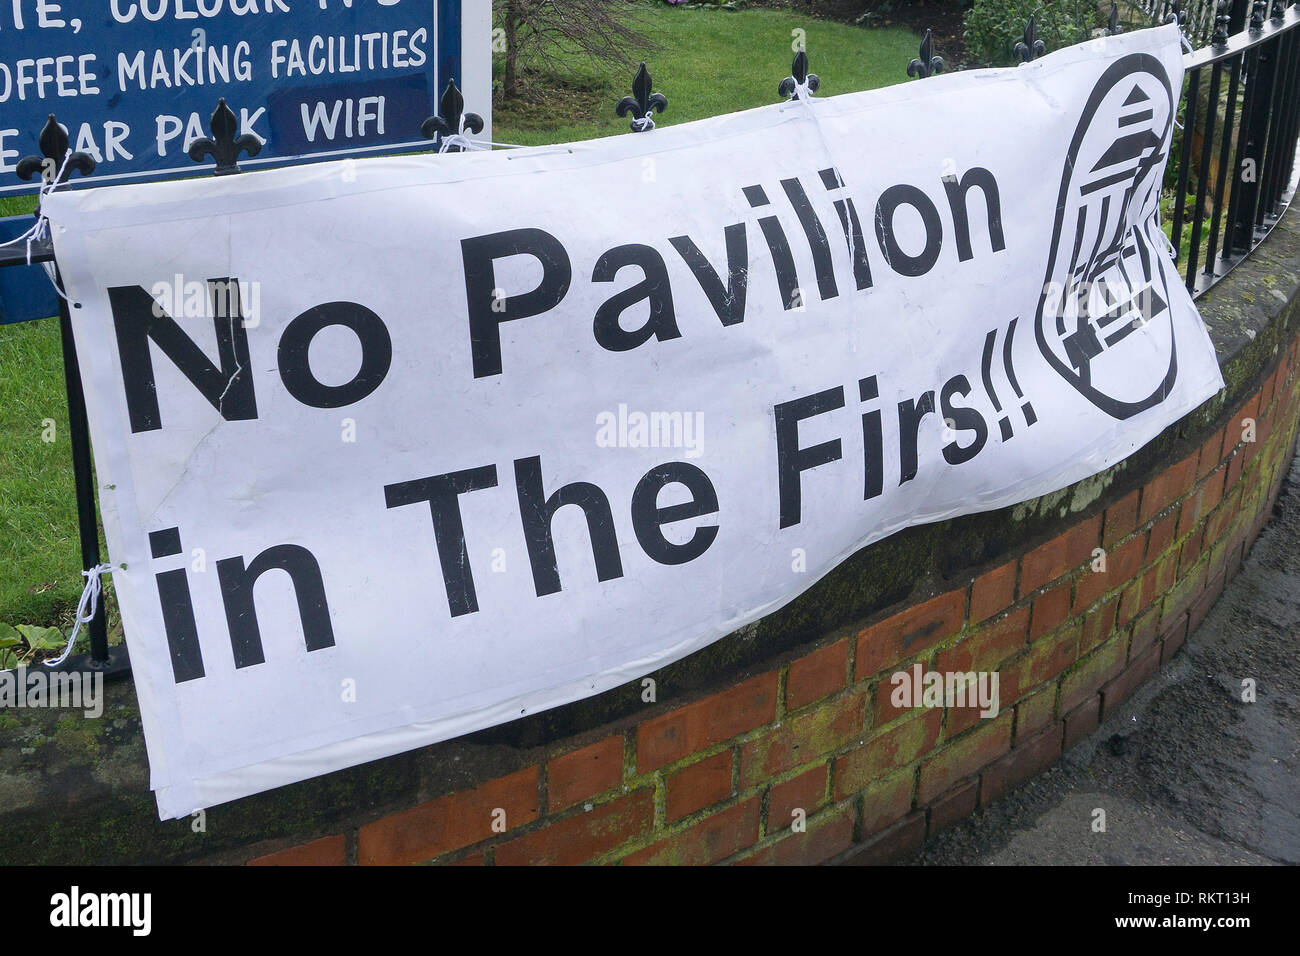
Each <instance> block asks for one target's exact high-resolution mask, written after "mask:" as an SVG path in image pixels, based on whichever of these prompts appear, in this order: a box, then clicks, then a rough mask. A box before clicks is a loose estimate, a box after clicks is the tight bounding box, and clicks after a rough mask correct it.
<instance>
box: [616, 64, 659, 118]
mask: <svg viewBox="0 0 1300 956" xmlns="http://www.w3.org/2000/svg"><path fill="white" fill-rule="evenodd" d="M666 109H668V97H666V96H664V95H663V94H662V93H656V92H655V91H654V80H653V78H652V77H651V76H650V71H649V70H648V69H646V65H645V64H644V63H642V64H641V66H640V68H639V69H638V70H637V71H636V76H635V77H634V78H633V80H632V95H631V96H625V97H623V98H622V99H621V100H619V101H618V105H617V106H615V107H614V112H615V113H617V114H618V115H619V116H621V117H623V118H624V119H626V118H627V117H628V116H631V117H632V132H634V133H645V132H648V131H650V130H652V129H654V128H655V121H654V114H655V113H662V112H663V111H664V110H666Z"/></svg>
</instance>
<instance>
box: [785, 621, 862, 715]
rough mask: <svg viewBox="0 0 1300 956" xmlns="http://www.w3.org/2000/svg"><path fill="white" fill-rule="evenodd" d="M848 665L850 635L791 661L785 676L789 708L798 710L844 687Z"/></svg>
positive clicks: (787, 705)
mask: <svg viewBox="0 0 1300 956" xmlns="http://www.w3.org/2000/svg"><path fill="white" fill-rule="evenodd" d="M848 667H849V641H848V638H844V639H843V640H839V641H836V642H835V643H834V644H831V645H830V646H829V647H823V648H821V649H820V650H817V651H814V652H813V653H811V654H808V655H806V656H804V657H800V658H798V659H797V660H793V661H791V662H790V668H789V670H788V671H787V673H786V678H785V706H786V709H787V710H798V709H799V708H801V707H805V706H807V705H808V704H811V703H813V702H814V701H818V700H821V699H822V698H823V697H829V696H830V695H831V694H833V693H835V692H836V691H837V690H840V689H841V688H843V687H844V685H845V683H846V681H847V680H848Z"/></svg>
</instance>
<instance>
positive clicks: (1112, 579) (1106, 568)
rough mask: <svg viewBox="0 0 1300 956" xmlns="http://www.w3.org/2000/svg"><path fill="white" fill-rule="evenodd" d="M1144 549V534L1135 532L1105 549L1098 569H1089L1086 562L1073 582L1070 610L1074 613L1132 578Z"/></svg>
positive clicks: (1091, 566) (1139, 564) (1090, 567)
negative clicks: (1073, 594)
mask: <svg viewBox="0 0 1300 956" xmlns="http://www.w3.org/2000/svg"><path fill="white" fill-rule="evenodd" d="M1145 550H1146V537H1145V535H1144V534H1138V535H1134V536H1133V537H1132V538H1129V539H1128V540H1127V541H1125V542H1124V543H1123V544H1121V545H1119V546H1118V547H1115V548H1112V549H1109V550H1107V552H1106V554H1105V555H1104V558H1105V564H1104V565H1102V566H1101V567H1102V569H1101V570H1099V571H1095V570H1093V565H1092V563H1091V562H1089V564H1088V566H1087V567H1086V568H1084V570H1083V572H1082V573H1081V574H1080V575H1079V578H1078V580H1077V581H1076V582H1075V592H1076V593H1075V597H1074V610H1075V611H1076V612H1078V611H1081V610H1084V609H1086V608H1088V607H1091V606H1092V605H1093V604H1094V603H1095V602H1096V601H1097V599H1098V598H1100V597H1101V596H1102V595H1103V594H1106V593H1107V592H1109V591H1113V590H1114V589H1115V588H1118V587H1121V586H1122V585H1123V584H1124V583H1125V582H1127V581H1130V580H1132V578H1133V576H1134V575H1135V574H1137V572H1138V569H1139V568H1141V567H1142V555H1143V553H1144V552H1145Z"/></svg>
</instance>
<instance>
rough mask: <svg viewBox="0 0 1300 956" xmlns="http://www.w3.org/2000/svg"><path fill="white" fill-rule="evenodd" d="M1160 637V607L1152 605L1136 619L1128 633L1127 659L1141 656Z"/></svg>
mask: <svg viewBox="0 0 1300 956" xmlns="http://www.w3.org/2000/svg"><path fill="white" fill-rule="evenodd" d="M1159 637H1160V605H1159V604H1153V605H1151V607H1149V608H1147V609H1146V610H1145V611H1143V612H1142V613H1141V614H1139V615H1138V616H1137V617H1136V618H1134V619H1133V625H1132V627H1131V628H1130V631H1129V641H1128V658H1129V660H1130V661H1131V660H1133V659H1134V658H1136V657H1140V656H1142V654H1143V653H1144V652H1145V651H1146V649H1147V648H1148V647H1150V646H1151V645H1152V644H1154V643H1155V642H1156V641H1157V640H1158V639H1159Z"/></svg>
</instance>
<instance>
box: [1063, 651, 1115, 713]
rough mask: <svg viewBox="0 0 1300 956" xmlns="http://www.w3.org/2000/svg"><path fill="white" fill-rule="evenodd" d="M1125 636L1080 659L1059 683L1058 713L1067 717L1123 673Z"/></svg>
mask: <svg viewBox="0 0 1300 956" xmlns="http://www.w3.org/2000/svg"><path fill="white" fill-rule="evenodd" d="M1127 659H1128V635H1127V634H1125V633H1123V632H1120V633H1117V634H1116V635H1115V636H1114V637H1112V638H1111V639H1110V640H1109V641H1107V642H1106V643H1105V644H1102V645H1101V646H1100V647H1098V648H1097V649H1096V650H1094V651H1093V652H1092V653H1090V654H1088V655H1086V656H1084V657H1080V658H1079V660H1078V661H1077V662H1075V664H1074V666H1073V667H1071V668H1070V670H1069V672H1068V673H1066V675H1065V677H1064V679H1062V681H1061V703H1060V710H1061V713H1063V714H1065V713H1069V712H1070V711H1072V710H1074V709H1075V708H1076V707H1078V706H1079V705H1080V704H1081V703H1083V702H1084V701H1085V700H1087V699H1088V698H1089V697H1092V696H1094V695H1095V694H1097V692H1098V691H1100V690H1101V688H1102V685H1103V684H1105V683H1106V682H1107V681H1109V680H1110V679H1111V678H1112V677H1114V676H1115V675H1116V674H1118V673H1119V672H1120V671H1122V670H1123V669H1124V664H1125V662H1126V661H1127Z"/></svg>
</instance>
